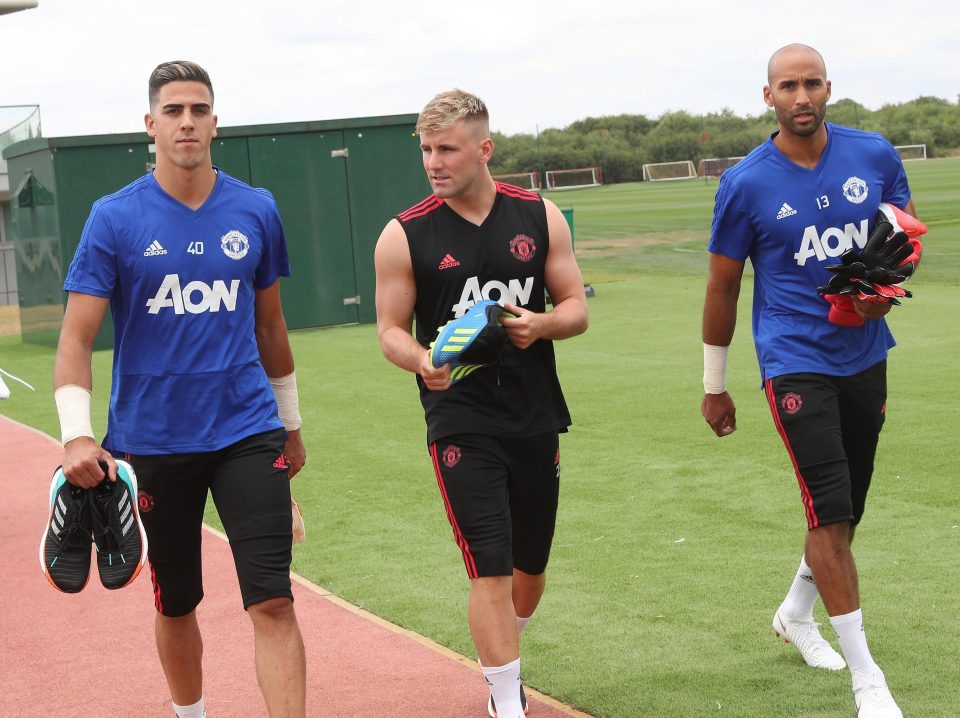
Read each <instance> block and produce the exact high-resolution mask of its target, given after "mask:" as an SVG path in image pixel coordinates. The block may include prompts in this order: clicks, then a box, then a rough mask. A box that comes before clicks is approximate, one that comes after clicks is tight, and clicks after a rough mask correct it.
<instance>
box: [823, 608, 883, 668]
mask: <svg viewBox="0 0 960 718" xmlns="http://www.w3.org/2000/svg"><path fill="white" fill-rule="evenodd" d="M830 625H831V626H833V630H834V631H836V632H837V640H838V641H840V650H842V651H843V657H844V658H846V659H847V665H848V666H850V671H851V673H875V672H879V673H880V674H881V675H882V674H883V671H881V670H880V666H878V665H877V664H876V663H875V662H874V660H873V656H871V655H870V649H869V648H868V647H867V634H866V633H865V632H864V630H863V612H862V611H861V610H860V609H859V608H858V609H857V610H856V611H854V612H853V613H846V614H844V615H842V616H830Z"/></svg>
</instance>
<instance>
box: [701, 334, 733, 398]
mask: <svg viewBox="0 0 960 718" xmlns="http://www.w3.org/2000/svg"><path fill="white" fill-rule="evenodd" d="M729 351H730V347H718V346H716V345H714V344H706V343H705V344H704V345H703V392H704V393H705V394H722V393H723V392H725V391H726V390H727V353H728V352H729Z"/></svg>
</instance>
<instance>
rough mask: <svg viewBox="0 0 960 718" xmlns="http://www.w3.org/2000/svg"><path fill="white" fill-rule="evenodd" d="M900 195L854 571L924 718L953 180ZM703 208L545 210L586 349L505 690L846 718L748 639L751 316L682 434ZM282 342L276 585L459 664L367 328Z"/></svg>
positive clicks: (951, 588)
mask: <svg viewBox="0 0 960 718" xmlns="http://www.w3.org/2000/svg"><path fill="white" fill-rule="evenodd" d="M908 173H909V174H910V179H911V184H912V187H913V190H914V195H915V200H916V203H917V206H918V209H919V211H920V213H921V216H922V217H923V218H924V219H925V220H927V221H928V223H929V224H930V225H931V233H930V235H929V236H928V238H927V241H926V247H927V249H926V252H925V256H924V264H923V266H922V268H921V270H920V272H919V274H918V276H917V277H916V278H915V279H914V280H912V282H911V284H912V286H913V289H914V290H915V293H916V296H915V298H914V299H911V300H909V301H907V302H905V303H904V306H903V307H900V308H898V309H896V310H895V311H894V314H893V316H892V318H891V326H892V328H893V331H894V334H895V335H896V336H897V338H898V340H899V342H900V346H899V347H898V348H896V349H895V350H894V351H893V352H892V353H891V359H890V376H889V383H890V390H889V391H890V399H889V402H888V418H887V424H886V427H885V429H884V434H883V438H882V440H881V446H880V450H879V453H878V457H877V464H876V474H875V477H874V489H873V491H872V493H871V497H870V501H869V503H868V512H867V516H866V518H865V520H864V523H863V524H862V526H861V528H860V530H859V531H858V537H857V543H856V547H855V548H856V554H857V560H858V565H859V568H860V578H861V590H862V596H863V605H864V612H865V617H866V629H867V632H868V635H869V636H870V639H871V646H872V649H873V652H874V654H875V656H876V658H877V659H878V661H879V662H880V664H881V666H883V668H884V670H885V671H886V673H887V677H888V679H889V681H890V684H891V686H892V688H893V690H894V693H895V695H896V696H897V697H898V699H899V700H900V704H901V707H902V708H903V709H904V712H905V714H906V715H910V716H924V717H925V718H937V717H946V716H954V715H956V714H957V712H958V709H957V706H958V705H960V688H958V686H957V681H956V640H957V637H958V635H960V596H958V591H957V587H958V585H960V561H958V559H960V499H958V492H957V489H956V472H957V464H958V458H960V450H958V442H957V439H956V434H957V432H956V428H955V414H956V409H955V407H956V406H957V405H958V402H960V385H958V382H957V380H956V371H955V364H956V358H957V357H958V356H960V333H958V332H957V324H956V319H955V312H956V309H957V307H958V301H960V258H958V257H960V249H958V247H960V219H958V216H957V214H956V197H958V196H960V160H939V161H933V160H931V161H927V162H914V163H910V164H909V165H908ZM715 189H716V186H715V183H714V182H711V183H706V184H705V183H704V182H702V181H699V182H697V181H694V182H685V183H662V184H635V185H617V186H610V187H603V188H599V189H592V190H581V191H572V192H565V193H556V194H554V195H552V198H553V199H554V200H555V201H557V203H558V204H559V205H560V206H561V207H571V206H572V207H573V208H574V210H575V211H574V221H575V225H576V243H577V252H578V256H579V257H580V262H581V267H582V269H583V272H584V277H585V279H586V281H587V282H589V283H590V284H591V285H592V286H593V287H594V289H595V290H596V297H595V298H593V299H591V300H590V312H591V327H590V330H589V331H588V332H587V334H585V335H584V336H582V337H578V338H576V339H573V340H571V341H567V342H561V343H559V344H558V345H557V355H558V363H559V367H560V378H561V381H562V382H563V384H564V387H565V391H566V395H567V400H568V403H569V404H570V408H571V411H572V413H573V416H574V421H575V424H574V427H573V428H572V430H571V432H570V433H569V434H568V435H565V436H564V437H563V439H562V442H561V446H562V456H563V462H562V464H563V480H562V496H561V512H560V518H559V524H558V530H557V536H556V542H555V547H554V551H553V555H552V561H551V568H550V585H549V588H548V590H547V594H546V597H545V599H544V602H543V603H542V605H541V608H540V610H539V611H538V612H537V614H536V617H535V619H534V620H533V622H532V623H531V624H530V625H529V627H528V628H527V631H526V632H525V633H524V643H523V651H524V675H525V679H526V681H527V682H528V683H530V684H531V685H533V686H535V687H537V688H538V689H541V690H543V691H546V692H547V693H550V694H552V695H554V696H556V697H558V698H560V699H561V700H564V701H567V702H569V703H572V704H574V705H576V706H578V707H581V708H583V709H584V710H586V711H588V712H590V713H592V714H595V715H597V716H605V717H608V718H637V717H639V716H668V717H674V716H676V717H684V718H685V717H688V716H690V717H693V716H697V717H699V716H714V715H715V716H738V717H744V718H747V717H751V718H752V717H756V716H762V717H771V718H777V717H788V716H789V717H795V716H818V717H826V718H833V717H838V718H839V717H849V716H852V715H853V714H854V708H853V701H852V697H851V694H850V690H849V678H848V676H847V675H846V674H830V673H826V672H821V671H813V670H812V669H808V668H806V667H804V666H803V664H802V662H801V660H800V658H799V655H798V654H797V653H796V652H795V651H794V650H793V649H792V648H791V647H788V646H784V645H783V644H782V643H781V642H779V641H776V640H775V639H774V637H773V635H772V631H771V629H770V625H769V624H770V619H771V617H772V614H773V611H774V610H775V609H776V607H777V605H778V603H779V601H780V600H781V598H782V596H783V593H784V591H785V590H786V588H787V587H788V585H789V582H790V580H791V579H792V577H793V575H794V572H795V570H796V566H797V562H798V561H799V557H800V552H801V545H802V540H803V535H804V528H805V525H804V522H803V514H802V509H801V504H800V502H799V492H798V490H797V487H796V479H795V478H794V476H793V474H792V471H791V469H790V467H789V463H788V461H787V458H786V454H785V452H784V449H783V446H782V444H781V442H780V439H779V437H778V436H777V434H776V432H775V430H774V428H773V425H772V422H771V421H770V417H769V410H768V409H767V407H766V404H765V402H764V398H763V395H762V393H761V392H760V391H758V383H759V382H758V372H757V367H756V359H755V357H754V354H753V346H752V341H751V339H750V337H749V329H748V327H749V313H748V312H749V309H748V308H749V297H748V296H744V297H742V298H741V302H740V306H741V321H740V331H739V332H738V335H737V336H736V338H735V339H734V343H733V346H732V349H731V371H730V376H729V387H730V390H731V392H732V394H733V396H734V397H735V399H736V400H737V402H738V427H739V430H738V431H737V433H736V434H734V435H733V436H731V437H729V438H727V439H724V440H719V439H716V438H715V437H713V435H712V433H711V432H710V431H709V429H708V427H707V426H706V424H705V423H704V422H703V420H702V418H701V417H700V413H699V403H700V397H701V391H702V389H701V385H700V376H701V372H702V367H701V356H702V354H701V350H700V336H699V326H700V313H701V308H702V301H703V284H704V272H705V267H706V252H705V249H704V246H705V243H706V238H707V233H708V228H709V223H710V216H711V207H712V199H713V193H714V191H715ZM748 284H749V283H748ZM748 293H749V292H748V287H745V291H744V294H748ZM292 342H293V347H294V352H295V354H296V358H297V373H298V376H299V377H300V382H301V395H302V404H303V407H302V412H303V415H304V430H305V435H306V440H307V446H308V452H309V459H308V466H307V468H306V469H305V470H304V472H303V474H301V477H299V478H297V479H296V480H295V481H294V492H295V495H296V496H297V497H298V499H300V500H301V502H302V503H303V504H304V507H305V512H306V516H307V522H308V538H307V543H306V544H304V545H303V546H301V547H298V548H297V549H296V550H295V556H294V568H295V570H296V571H298V572H299V573H301V574H303V575H305V576H307V577H308V578H310V579H311V580H313V581H315V582H316V583H319V584H320V585H322V586H324V587H326V588H329V589H331V590H332V591H334V592H335V593H337V594H338V595H340V596H342V597H344V598H346V599H347V600H349V601H351V602H353V603H355V604H357V605H359V606H362V607H364V608H366V609H368V610H371V611H373V612H374V613H376V614H378V615H381V616H384V617H386V618H387V619H389V620H391V621H393V622H395V623H398V624H400V625H403V626H406V627H408V628H411V629H413V630H415V631H418V632H420V633H422V634H425V635H427V636H430V637H431V638H434V639H435V640H437V641H439V642H441V643H443V644H445V645H448V646H450V647H452V648H453V649H455V650H457V651H459V652H461V653H463V654H465V655H468V656H471V655H473V649H472V646H471V643H470V637H469V634H468V632H467V629H466V622H465V605H466V579H465V576H464V571H463V566H462V562H461V560H460V556H459V551H458V550H457V548H456V546H455V545H454V543H453V541H452V540H451V532H450V528H449V525H448V524H447V522H446V518H445V516H444V512H443V510H442V505H441V503H440V499H439V496H438V495H437V489H436V482H435V479H434V478H433V474H432V470H431V467H430V463H429V461H428V458H427V454H426V447H425V443H424V424H423V418H422V412H421V409H420V405H419V402H418V400H417V396H416V388H415V383H414V380H413V377H412V376H410V375H407V374H404V373H403V372H401V371H400V370H399V369H396V368H394V367H392V366H391V365H389V364H388V363H387V362H386V361H385V360H384V359H383V358H382V357H381V355H380V352H379V349H378V346H377V340H376V332H375V330H374V328H373V327H372V326H354V327H342V328H335V329H323V330H313V331H304V332H297V333H295V334H294V335H293V336H292ZM52 362H53V352H52V351H51V350H49V349H43V348H37V347H31V346H24V345H22V344H20V343H19V341H18V340H16V339H14V338H11V337H6V338H0V366H2V367H3V368H5V369H7V370H9V371H11V372H13V373H15V374H18V375H19V376H22V377H24V378H25V379H27V380H28V381H31V382H32V383H34V384H35V385H36V386H38V387H39V386H48V385H49V376H50V372H51V367H52ZM109 368H110V354H109V352H100V353H98V354H97V355H96V356H95V362H94V371H95V377H96V378H95V387H96V389H95V391H96V397H98V398H99V399H96V398H95V402H94V403H95V412H94V419H95V422H94V423H95V427H96V428H97V429H98V430H99V431H102V428H103V426H104V425H105V399H104V397H105V395H106V391H107V386H108V383H109ZM12 388H13V391H14V395H13V397H12V398H11V399H10V400H9V401H7V402H4V403H3V404H2V405H0V409H2V411H3V412H4V413H5V414H8V415H10V416H12V417H14V418H17V419H19V420H21V421H24V422H26V423H29V424H31V425H34V426H37V427H39V428H41V429H43V430H44V431H47V432H50V433H53V434H56V433H57V429H56V427H57V424H56V415H55V409H54V406H53V401H52V398H51V396H50V393H49V391H43V392H42V394H41V395H40V396H39V398H38V397H35V396H32V395H29V392H26V391H21V390H20V388H21V387H19V386H18V385H16V386H13V387H12ZM31 490H37V491H43V490H45V487H35V489H31ZM208 518H209V520H210V521H211V522H213V523H216V518H215V516H214V515H213V514H212V512H211V513H209V514H208ZM39 520H40V519H39V517H38V521H39ZM817 610H818V616H819V617H820V619H821V620H824V621H825V620H826V617H825V615H824V613H823V611H822V606H818V609H817ZM825 635H828V636H832V631H830V630H829V628H827V629H826V630H825ZM419 689H421V690H438V689H439V690H442V687H438V686H427V687H420V688H419ZM411 690H414V688H413V687H412V688H411ZM481 714H482V707H479V706H478V715H481Z"/></svg>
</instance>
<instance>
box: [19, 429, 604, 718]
mask: <svg viewBox="0 0 960 718" xmlns="http://www.w3.org/2000/svg"><path fill="white" fill-rule="evenodd" d="M60 451H61V449H60V446H59V444H57V443H56V442H55V441H54V440H53V439H51V438H50V437H49V436H46V435H45V434H41V433H39V432H37V431H35V430H33V429H31V428H29V427H26V426H23V425H21V424H18V423H16V422H13V421H10V420H9V419H6V418H5V417H0V456H2V457H3V462H2V464H0V496H2V497H3V500H2V502H0V547H2V551H0V716H3V717H4V718H12V717H21V718H40V717H41V716H57V718H81V717H82V718H91V717H92V716H96V717H103V718H114V717H117V718H120V717H122V718H128V717H135V718H141V717H142V718H153V717H154V716H156V717H158V718H161V717H162V718H170V716H171V715H172V713H173V711H172V710H171V708H170V702H169V695H168V693H167V689H166V683H165V681H164V678H163V672H162V670H161V668H160V663H159V661H158V659H157V656H156V650H155V647H154V643H153V630H152V626H153V616H154V609H153V595H152V591H151V588H150V581H149V574H148V572H147V571H146V570H144V571H143V572H142V574H141V576H140V577H139V578H138V579H137V580H136V582H134V583H133V584H132V585H130V586H128V587H127V588H125V589H122V590H120V591H107V590H106V589H105V588H103V587H102V586H101V585H100V582H99V579H98V577H97V575H96V565H95V563H94V565H93V567H92V574H91V577H90V582H89V583H88V584H87V587H86V588H85V589H84V590H83V591H82V592H81V593H79V594H73V595H67V594H61V593H59V592H58V591H56V590H55V589H54V588H53V587H52V586H50V585H49V584H48V583H47V581H46V579H45V578H44V577H43V574H42V572H41V569H40V564H39V559H38V547H39V541H40V537H41V535H42V533H43V529H44V526H43V522H44V519H45V517H46V515H47V510H48V508H47V500H48V487H49V481H50V476H51V474H52V472H53V470H54V469H55V468H56V466H57V463H58V461H59V458H60ZM203 562H204V590H205V598H204V600H203V602H202V603H201V604H200V607H199V609H198V615H199V620H200V625H201V629H202V631H203V636H204V656H205V659H204V680H205V696H206V704H207V712H208V714H209V716H210V718H256V717H258V716H266V710H265V708H264V707H263V702H262V700H261V697H260V691H259V689H258V687H257V679H256V673H255V670H254V665H253V630H252V628H251V626H250V621H249V619H248V618H247V616H246V614H245V613H244V612H243V609H242V605H241V602H240V590H239V587H238V586H237V579H236V574H235V572H234V568H233V559H232V556H231V554H230V549H229V547H228V546H227V543H226V541H225V540H224V539H223V538H222V537H221V536H220V535H219V534H217V533H216V532H215V531H213V530H205V531H204V535H203ZM294 579H295V582H294V596H295V601H296V608H297V617H298V618H299V620H300V626H301V629H302V631H303V636H304V641H305V643H306V651H307V713H308V715H309V716H311V717H313V716H322V717H324V718H374V717H376V718H401V717H402V716H417V717H418V718H421V717H424V716H426V717H430V718H483V716H485V715H486V709H485V702H486V686H485V685H484V683H483V679H482V677H481V675H480V674H479V672H478V670H477V668H476V664H475V663H474V662H473V661H471V660H469V659H467V658H464V657H463V656H459V655H457V654H455V653H453V652H452V651H449V650H447V649H445V648H442V647H440V646H438V645H436V644H434V643H432V642H431V641H429V640H427V639H425V638H423V637H422V636H418V635H416V634H414V633H411V632H409V631H405V630H404V629H401V628H399V627H397V626H394V625H393V624H390V623H387V622H386V621H384V620H382V619H379V618H377V617H376V616H372V615H371V614H369V613H366V612H364V611H362V610H360V609H358V608H355V607H354V606H351V605H350V604H347V603H346V602H344V601H342V600H340V599H338V598H337V597H335V596H332V595H330V594H329V593H328V592H326V591H324V590H323V589H321V588H320V587H318V586H315V585H314V584H311V583H310V582H308V581H306V580H305V579H301V578H299V577H297V576H294ZM417 693H419V695H417ZM528 695H529V696H530V708H531V710H530V715H531V718H564V717H565V716H581V717H582V718H589V716H586V715H585V714H583V713H578V712H576V711H573V710H572V709H570V708H567V707H565V706H562V705H560V704H559V703H557V702H556V701H554V700H553V699H550V698H548V697H546V696H539V695H538V694H536V693H535V692H532V691H528Z"/></svg>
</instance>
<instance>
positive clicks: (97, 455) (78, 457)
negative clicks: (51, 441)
mask: <svg viewBox="0 0 960 718" xmlns="http://www.w3.org/2000/svg"><path fill="white" fill-rule="evenodd" d="M100 462H103V463H105V464H106V465H107V476H108V478H109V479H110V480H111V481H116V480H117V462H116V461H114V460H113V456H111V455H110V452H108V451H106V450H105V449H104V448H103V447H101V446H100V444H98V443H97V442H96V441H94V440H93V439H92V438H91V437H89V436H78V437H77V438H76V439H73V440H72V441H68V442H67V443H66V444H64V447H63V475H64V476H66V477H67V481H69V482H70V483H71V484H73V485H74V486H79V487H80V488H82V489H92V488H93V487H94V486H96V485H97V484H99V483H100V482H102V481H103V468H102V467H101V466H100Z"/></svg>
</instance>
